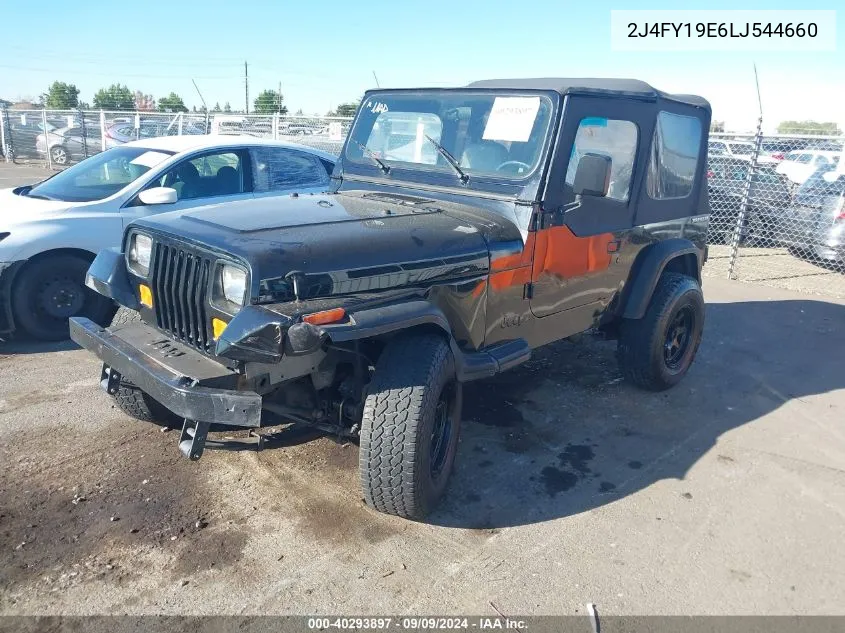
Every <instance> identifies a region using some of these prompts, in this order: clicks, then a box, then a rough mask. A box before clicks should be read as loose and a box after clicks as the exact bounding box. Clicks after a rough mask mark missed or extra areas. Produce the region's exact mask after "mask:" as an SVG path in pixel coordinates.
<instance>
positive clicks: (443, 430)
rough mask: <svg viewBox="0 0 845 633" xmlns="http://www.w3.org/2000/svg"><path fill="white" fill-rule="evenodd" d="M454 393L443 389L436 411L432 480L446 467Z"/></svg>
mask: <svg viewBox="0 0 845 633" xmlns="http://www.w3.org/2000/svg"><path fill="white" fill-rule="evenodd" d="M453 404H454V392H453V390H452V388H451V386H447V387H445V388H444V389H443V393H441V394H440V400H438V401H437V406H436V407H435V409H434V426H433V428H432V430H431V453H430V454H431V465H430V471H431V478H432V479H436V478H437V477H438V476H439V475H440V473H441V472H442V471H443V466H445V465H446V459H447V457H448V456H449V445H450V443H451V438H452V424H453V422H452V409H453V408H454V406H453Z"/></svg>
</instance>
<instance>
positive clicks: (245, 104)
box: [244, 61, 249, 114]
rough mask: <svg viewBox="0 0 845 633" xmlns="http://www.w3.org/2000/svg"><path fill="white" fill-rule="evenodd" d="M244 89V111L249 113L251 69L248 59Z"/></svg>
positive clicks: (245, 67)
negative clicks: (248, 65)
mask: <svg viewBox="0 0 845 633" xmlns="http://www.w3.org/2000/svg"><path fill="white" fill-rule="evenodd" d="M244 91H245V98H244V113H245V114H249V69H248V68H247V65H246V61H244Z"/></svg>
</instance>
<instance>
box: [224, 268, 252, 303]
mask: <svg viewBox="0 0 845 633" xmlns="http://www.w3.org/2000/svg"><path fill="white" fill-rule="evenodd" d="M220 281H221V284H222V286H223V296H224V297H225V298H226V301H229V302H231V303H234V304H235V305H239V306H242V305H243V304H244V296H245V295H246V271H245V270H243V269H242V268H237V267H236V266H228V265H225V264H224V265H223V268H222V272H221V280H220Z"/></svg>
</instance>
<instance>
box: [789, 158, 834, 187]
mask: <svg viewBox="0 0 845 633" xmlns="http://www.w3.org/2000/svg"><path fill="white" fill-rule="evenodd" d="M841 154H842V152H830V151H823V150H815V149H800V150H795V151H794V152H789V153H788V154H787V155H786V156H784V159H783V160H782V161H781V162H780V164H779V165H778V168H777V171H778V173H779V174H783V175H784V176H786V177H787V178H789V180H791V181H792V182H794V183H795V184H796V185H801V184H804V182H805V181H806V180H807V179H808V178H809V177H810V176H812V175H813V174H814V173H815V172H816V170H818V169H819V168H821V167H826V166H828V165H834V166H835V165H838V164H839V157H840V155H841Z"/></svg>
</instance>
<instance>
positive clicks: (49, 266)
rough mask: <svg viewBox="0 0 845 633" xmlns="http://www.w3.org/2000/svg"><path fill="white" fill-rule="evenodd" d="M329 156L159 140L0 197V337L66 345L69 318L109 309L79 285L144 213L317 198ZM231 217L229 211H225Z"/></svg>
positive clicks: (242, 143) (286, 148) (263, 143)
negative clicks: (19, 333)
mask: <svg viewBox="0 0 845 633" xmlns="http://www.w3.org/2000/svg"><path fill="white" fill-rule="evenodd" d="M334 163H335V157H334V156H332V155H330V154H327V153H325V152H321V151H319V150H316V149H313V148H310V147H305V146H302V145H297V144H295V143H284V142H279V141H270V140H264V139H258V138H251V137H236V136H168V137H163V138H151V139H147V140H142V141H135V142H132V143H127V144H125V145H121V146H119V147H115V148H113V149H110V150H107V151H105V152H102V153H100V154H96V155H95V156H92V157H91V158H88V159H86V160H84V161H82V162H80V163H78V164H77V165H74V166H73V167H70V168H68V169H66V170H64V171H62V172H58V173H57V174H55V175H53V176H52V177H51V178H48V179H47V180H45V181H43V182H41V183H39V184H36V185H27V186H24V187H17V188H15V189H6V190H2V191H0V337H2V336H6V335H8V334H9V333H11V332H13V331H15V330H23V331H25V332H26V333H28V334H30V335H31V336H34V337H36V338H40V339H46V340H60V339H63V338H66V337H67V334H68V317H71V316H75V315H82V316H87V317H88V318H90V319H92V320H94V321H98V322H103V321H105V320H106V319H108V318H110V316H111V313H112V311H113V309H114V306H113V305H112V304H111V303H110V302H108V301H107V300H105V299H104V298H103V297H102V296H100V295H98V294H97V293H95V292H93V291H91V290H89V289H88V288H86V287H85V285H84V280H85V273H86V271H87V270H88V266H89V264H90V263H91V261H92V260H93V259H94V256H95V255H96V254H97V253H98V252H99V251H100V250H101V249H103V248H108V247H113V246H120V241H121V237H122V235H123V229H124V227H125V226H126V225H127V224H128V223H129V222H131V221H132V220H134V219H136V218H139V217H142V216H145V215H149V214H152V213H162V212H165V211H174V210H179V209H187V208H191V207H196V206H200V205H204V204H209V203H211V202H215V203H217V202H226V201H237V200H244V199H249V198H256V197H264V196H278V195H283V194H290V193H293V192H299V193H309V192H321V191H325V190H326V189H327V188H328V185H329V176H330V174H331V172H332V169H333V168H334ZM232 212H233V213H237V209H236V208H235V209H233V210H232Z"/></svg>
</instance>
